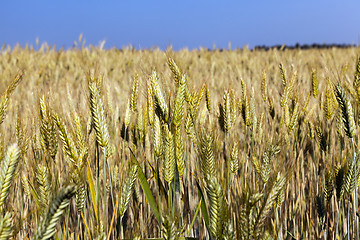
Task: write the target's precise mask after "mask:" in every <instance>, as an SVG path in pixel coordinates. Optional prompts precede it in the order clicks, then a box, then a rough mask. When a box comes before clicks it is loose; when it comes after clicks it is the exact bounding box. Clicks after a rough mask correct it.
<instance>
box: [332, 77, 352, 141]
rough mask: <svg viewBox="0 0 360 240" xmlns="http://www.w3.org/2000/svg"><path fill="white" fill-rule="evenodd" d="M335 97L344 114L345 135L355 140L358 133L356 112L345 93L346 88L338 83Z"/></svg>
mask: <svg viewBox="0 0 360 240" xmlns="http://www.w3.org/2000/svg"><path fill="white" fill-rule="evenodd" d="M334 91H335V95H336V99H337V100H338V103H339V105H340V109H341V113H342V121H343V123H344V127H345V133H346V135H347V136H348V137H349V138H353V137H354V136H355V132H356V126H355V121H354V112H353V109H352V106H351V103H350V100H349V98H348V96H347V95H346V93H345V90H344V88H343V87H342V86H341V85H340V83H338V84H337V85H336V86H335V89H334Z"/></svg>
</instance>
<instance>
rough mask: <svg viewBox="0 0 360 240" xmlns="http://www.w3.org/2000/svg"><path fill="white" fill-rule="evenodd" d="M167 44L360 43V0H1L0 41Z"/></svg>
mask: <svg viewBox="0 0 360 240" xmlns="http://www.w3.org/2000/svg"><path fill="white" fill-rule="evenodd" d="M81 33H83V36H84V39H85V40H86V44H87V45H88V44H93V45H98V44H99V42H101V41H102V40H105V41H106V44H105V47H106V48H110V47H114V46H115V47H119V48H121V47H123V46H129V45H132V46H134V47H135V48H137V49H139V48H150V47H154V46H158V47H160V48H162V49H165V48H166V47H167V46H169V45H172V46H173V48H174V49H181V48H184V47H188V48H190V49H193V48H199V47H207V48H212V47H213V46H214V44H215V45H216V47H219V48H227V47H228V43H229V42H231V46H232V48H236V47H243V46H244V45H248V46H250V47H254V46H255V45H274V44H288V45H294V44H295V43H297V42H299V43H300V44H312V43H347V44H360V1H359V0H343V1H334V0H312V1H311V0H297V1H293V0H287V1H280V0H275V1H270V0H246V1H241V0H239V1H219V0H218V1H212V0H207V1H202V0H198V1H197V0H192V1H188V0H182V1H175V0H167V1H160V0H159V1H157V0H154V1H151V0H147V1H140V0H139V1H130V0H128V1H120V0H119V1H100V0H98V1H94V0H87V1H83V0H73V1H68V0H62V1H48V0H47V1H29V0H26V1H25V0H24V1H17V0H14V1H10V0H8V1H1V2H0V44H3V43H6V44H9V45H11V46H14V45H15V44H16V43H20V44H21V45H25V43H29V44H33V45H35V39H36V38H37V37H38V38H39V41H40V43H42V42H47V43H49V44H50V45H53V44H56V45H57V46H58V47H61V46H64V47H66V48H68V47H71V46H72V45H73V42H74V41H75V40H77V39H78V37H79V35H80V34H81Z"/></svg>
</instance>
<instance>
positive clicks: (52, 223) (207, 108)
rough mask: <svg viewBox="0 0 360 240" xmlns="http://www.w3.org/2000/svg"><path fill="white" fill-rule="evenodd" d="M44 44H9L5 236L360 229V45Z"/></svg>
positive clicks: (0, 181) (1, 134) (264, 235)
mask: <svg viewBox="0 0 360 240" xmlns="http://www.w3.org/2000/svg"><path fill="white" fill-rule="evenodd" d="M78 46H81V43H78ZM37 48H38V49H37V50H34V48H33V47H29V46H27V47H25V48H21V47H15V48H12V49H10V48H9V47H3V48H2V50H1V51H0V81H1V84H0V94H1V98H0V122H1V125H0V159H1V160H0V166H1V175H0V239H9V238H13V239H49V238H54V239H150V238H151V239H213V240H215V239H316V238H317V239H319V238H321V239H336V236H338V237H339V238H340V239H343V238H348V237H349V239H350V238H352V239H354V238H355V239H359V225H358V222H359V220H358V204H359V201H358V198H359V196H358V194H357V192H358V191H357V189H358V186H359V185H360V169H359V164H360V161H358V159H359V155H358V150H357V149H358V148H357V146H359V130H358V125H359V114H360V62H359V61H360V59H359V54H360V48H355V47H353V48H346V49H336V48H333V49H323V50H317V49H309V50H289V49H285V50H281V49H280V50H276V49H272V50H269V51H264V50H254V51H250V50H249V49H246V48H245V49H242V50H225V51H220V50H213V51H208V50H206V49H200V50H192V51H189V50H181V51H173V50H172V49H170V48H169V49H168V50H167V51H161V50H158V49H152V50H134V49H133V48H124V49H121V50H119V49H111V50H103V49H101V48H99V47H75V48H72V49H69V50H55V47H49V46H47V45H46V44H43V45H41V46H39V47H37Z"/></svg>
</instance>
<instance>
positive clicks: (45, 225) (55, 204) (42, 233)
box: [34, 185, 76, 240]
mask: <svg viewBox="0 0 360 240" xmlns="http://www.w3.org/2000/svg"><path fill="white" fill-rule="evenodd" d="M75 191H76V189H75V186H73V185H70V186H67V187H65V188H64V189H62V190H61V191H60V193H59V194H58V195H57V196H56V197H55V198H54V199H53V200H52V202H51V204H50V208H49V211H48V213H47V215H46V218H44V220H43V222H42V223H41V224H40V226H39V227H38V229H37V232H36V235H35V237H34V239H35V240H46V239H50V238H52V236H53V235H54V234H55V231H56V224H57V222H58V221H59V219H60V217H61V215H62V214H63V213H64V211H65V208H66V207H67V206H68V205H69V203H70V199H71V198H72V197H73V196H74V194H75Z"/></svg>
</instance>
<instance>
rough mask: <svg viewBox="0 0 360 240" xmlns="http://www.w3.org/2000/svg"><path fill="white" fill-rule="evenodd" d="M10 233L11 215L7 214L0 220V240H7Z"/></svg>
mask: <svg viewBox="0 0 360 240" xmlns="http://www.w3.org/2000/svg"><path fill="white" fill-rule="evenodd" d="M11 232H12V226H11V214H10V213H8V212H7V213H5V215H4V216H2V217H1V218H0V240H7V239H9V238H10V237H11Z"/></svg>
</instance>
